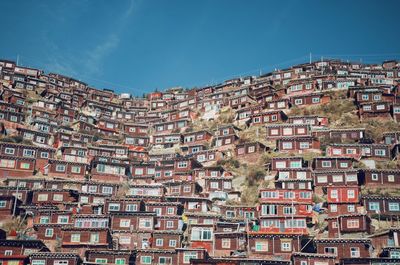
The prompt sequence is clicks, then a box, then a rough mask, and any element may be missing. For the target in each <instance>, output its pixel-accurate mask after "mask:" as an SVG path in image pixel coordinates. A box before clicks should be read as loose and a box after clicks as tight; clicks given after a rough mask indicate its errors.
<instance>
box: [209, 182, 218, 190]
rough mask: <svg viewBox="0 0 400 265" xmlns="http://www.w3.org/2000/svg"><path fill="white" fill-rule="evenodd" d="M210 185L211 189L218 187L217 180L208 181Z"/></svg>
mask: <svg viewBox="0 0 400 265" xmlns="http://www.w3.org/2000/svg"><path fill="white" fill-rule="evenodd" d="M210 187H211V188H212V189H219V183H218V182H217V181H211V182H210Z"/></svg>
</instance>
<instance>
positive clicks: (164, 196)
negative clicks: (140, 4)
mask: <svg viewBox="0 0 400 265" xmlns="http://www.w3.org/2000/svg"><path fill="white" fill-rule="evenodd" d="M0 79H1V80H0V132H1V136H0V179H1V186H0V225H1V228H2V230H0V237H1V236H2V235H4V236H3V237H4V240H0V241H1V242H0V254H1V253H2V252H1V250H2V248H4V249H5V251H9V250H8V249H6V248H7V247H8V246H13V247H15V248H16V249H19V248H21V249H24V248H27V247H28V248H29V247H31V248H32V249H36V250H44V251H43V252H42V251H41V252H40V253H39V252H38V251H36V250H35V251H33V250H32V251H33V252H32V253H34V252H38V253H34V254H27V255H26V256H24V259H25V258H27V257H28V256H29V258H30V259H31V260H35V259H36V260H38V261H37V262H36V263H35V264H36V265H45V264H43V263H41V261H40V260H42V259H44V258H54V257H58V256H60V257H62V258H63V259H70V258H71V259H73V260H74V262H75V263H73V264H76V265H78V263H84V262H89V263H94V264H98V263H107V264H119V265H123V264H128V263H129V264H173V263H174V264H189V263H190V262H192V263H191V264H227V263H226V262H228V261H230V262H234V264H244V263H241V262H255V263H254V264H261V263H262V261H263V260H270V261H271V263H268V264H288V265H289V264H292V262H293V264H301V265H304V264H309V263H304V262H303V261H306V260H308V261H309V260H310V259H311V260H313V261H315V262H322V263H320V264H329V265H331V264H333V262H337V263H338V264H339V262H344V261H345V260H346V259H349V258H355V259H357V258H360V259H361V258H369V257H372V258H378V257H380V258H391V259H393V260H394V262H397V260H398V258H399V257H397V258H396V255H397V254H398V253H400V252H399V247H400V245H398V241H399V239H400V238H398V237H399V236H398V229H399V228H400V227H399V223H398V221H399V213H400V193H399V188H400V164H399V159H398V158H399V150H400V148H399V147H400V145H399V141H400V126H399V123H398V121H399V120H400V103H399V100H397V98H398V97H399V92H400V84H399V80H400V63H399V62H397V61H385V62H382V63H379V64H361V63H351V62H344V61H341V60H326V61H317V62H311V63H305V64H301V65H294V66H291V67H289V68H287V69H281V70H276V71H274V72H271V73H267V74H263V75H260V76H246V77H238V78H234V79H231V80H226V81H224V82H222V83H219V84H215V85H211V86H206V87H201V88H181V87H177V88H170V89H165V90H163V91H153V92H148V93H146V94H144V96H143V97H141V98H139V97H134V96H131V95H130V94H129V93H122V94H118V93H115V92H114V91H113V90H110V89H98V88H93V87H92V86H90V84H87V83H85V82H82V81H79V80H77V79H75V78H74V77H68V76H64V75H62V73H60V74H56V73H46V72H44V71H43V70H40V69H35V68H28V67H23V66H19V65H17V64H16V63H15V62H13V61H8V60H0ZM126 92H129V91H126ZM399 99H400V98H399ZM0 239H1V238H0ZM382 242H390V244H389V243H382ZM274 244H277V245H276V246H280V247H275V246H274ZM349 246H350V247H349ZM366 246H368V247H366ZM389 247H392V248H393V249H392V248H389ZM338 248H343V249H345V250H343V251H340V252H338V251H337V249H338ZM7 253H9V252H7ZM396 253H397V254H396ZM4 255H7V254H4ZM68 255H69V256H68ZM190 258H192V261H190ZM305 258H306V259H305ZM193 259H194V261H193ZM117 260H118V261H117ZM178 260H186V262H183V263H182V262H180V261H178ZM128 261H129V262H128ZM131 261H132V262H131ZM274 262H275V263H274ZM295 262H297V263H295ZM300 262H301V263H300ZM323 262H325V263H323ZM33 263H34V262H32V264H33ZM62 264H63V265H65V264H66V265H71V264H69V263H68V262H67V263H65V262H64V263H62ZM229 264H231V263H229ZM246 264H247V263H246ZM252 264H253V263H252ZM310 264H311V263H310ZM313 264H317V263H313ZM341 264H342V263H341ZM343 264H344V263H343ZM346 264H347V263H346ZM388 264H389V263H388ZM390 264H392V263H390ZM393 264H395V263H393ZM46 265H47V264H46ZM59 265H60V264H59Z"/></svg>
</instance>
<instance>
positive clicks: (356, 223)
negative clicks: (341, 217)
mask: <svg viewBox="0 0 400 265" xmlns="http://www.w3.org/2000/svg"><path fill="white" fill-rule="evenodd" d="M359 227H360V222H359V220H358V219H349V220H347V228H359Z"/></svg>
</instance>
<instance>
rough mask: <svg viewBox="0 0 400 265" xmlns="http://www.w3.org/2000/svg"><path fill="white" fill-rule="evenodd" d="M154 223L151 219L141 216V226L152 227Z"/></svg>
mask: <svg viewBox="0 0 400 265" xmlns="http://www.w3.org/2000/svg"><path fill="white" fill-rule="evenodd" d="M151 225H152V222H151V219H149V218H141V219H139V228H150V227H151Z"/></svg>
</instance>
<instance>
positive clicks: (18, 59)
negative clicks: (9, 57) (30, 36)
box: [17, 54, 19, 66]
mask: <svg viewBox="0 0 400 265" xmlns="http://www.w3.org/2000/svg"><path fill="white" fill-rule="evenodd" d="M18 63H19V54H17V66H18Z"/></svg>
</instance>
